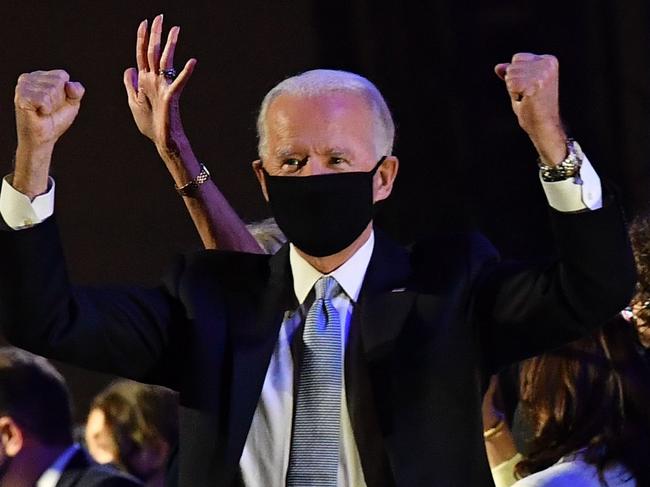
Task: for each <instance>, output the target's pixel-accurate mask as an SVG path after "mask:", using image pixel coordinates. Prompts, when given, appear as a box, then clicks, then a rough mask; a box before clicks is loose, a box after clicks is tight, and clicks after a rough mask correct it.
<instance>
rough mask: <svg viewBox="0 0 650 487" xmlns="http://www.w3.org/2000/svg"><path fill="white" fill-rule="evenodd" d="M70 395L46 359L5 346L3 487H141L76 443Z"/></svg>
mask: <svg viewBox="0 0 650 487" xmlns="http://www.w3.org/2000/svg"><path fill="white" fill-rule="evenodd" d="M71 418H72V413H71V408H70V397H69V394H68V389H67V387H66V384H65V382H64V380H63V377H62V376H61V375H60V374H59V373H58V371H57V370H56V369H55V368H54V367H53V366H52V365H51V364H50V363H49V362H48V361H47V360H45V359H44V358H41V357H38V356H36V355H32V354H30V353H28V352H25V351H23V350H19V349H16V348H12V347H3V348H0V487H34V486H35V487H72V486H75V487H135V486H138V485H142V484H141V483H140V482H139V481H137V480H136V479H135V478H132V477H131V476H129V475H127V474H123V473H121V472H120V471H119V470H117V469H115V468H113V467H111V466H108V465H97V464H96V463H95V462H93V461H92V460H91V458H90V457H89V456H88V454H87V453H86V451H84V450H83V448H82V447H80V446H79V445H76V444H74V443H73V441H72V419H71Z"/></svg>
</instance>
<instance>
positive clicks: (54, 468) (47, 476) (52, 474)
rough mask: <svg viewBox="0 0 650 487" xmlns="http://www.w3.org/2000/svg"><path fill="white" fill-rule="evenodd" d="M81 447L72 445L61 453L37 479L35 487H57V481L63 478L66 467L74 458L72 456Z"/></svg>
mask: <svg viewBox="0 0 650 487" xmlns="http://www.w3.org/2000/svg"><path fill="white" fill-rule="evenodd" d="M80 449H81V447H80V446H79V445H77V444H74V445H72V446H70V447H69V448H68V449H67V450H66V451H64V452H63V453H61V455H59V457H58V458H57V459H56V460H55V461H54V463H53V464H52V465H50V467H49V468H48V469H47V470H46V471H45V472H43V475H41V476H40V477H39V478H38V480H37V481H36V484H35V487H55V486H56V484H57V482H58V481H59V480H60V479H61V475H63V471H64V470H65V467H67V465H68V463H69V462H70V460H71V459H72V457H73V456H74V455H75V453H77V452H78V451H79V450H80Z"/></svg>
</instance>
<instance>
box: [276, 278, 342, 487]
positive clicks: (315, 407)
mask: <svg viewBox="0 0 650 487" xmlns="http://www.w3.org/2000/svg"><path fill="white" fill-rule="evenodd" d="M314 287H315V289H316V297H315V300H314V304H312V306H311V308H310V309H309V312H308V313H307V319H306V320H305V330H304V332H303V341H304V344H305V346H304V351H303V356H302V364H301V369H300V380H299V383H298V384H299V385H298V396H297V399H296V406H295V407H296V409H295V415H294V423H293V436H292V439H291V453H290V456H289V472H288V474H287V486H289V487H325V486H327V487H335V486H336V481H337V474H338V465H339V437H340V430H341V424H340V419H341V387H342V369H343V361H342V352H341V348H342V347H341V320H340V318H339V314H338V312H337V311H336V309H335V308H334V305H333V304H332V298H333V297H334V296H335V295H336V294H337V293H338V291H339V285H338V283H337V282H336V279H334V278H333V277H331V276H324V277H321V278H320V279H319V280H318V281H316V284H315V285H314Z"/></svg>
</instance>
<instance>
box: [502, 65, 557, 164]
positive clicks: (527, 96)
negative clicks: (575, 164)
mask: <svg viewBox="0 0 650 487" xmlns="http://www.w3.org/2000/svg"><path fill="white" fill-rule="evenodd" d="M494 70H495V72H496V74H497V76H499V78H501V79H502V80H504V81H505V85H506V89H507V90H508V95H510V101H511V103H512V110H513V111H514V112H515V115H516V116H517V120H518V121H519V125H520V126H521V128H522V129H524V130H525V131H526V133H527V134H528V135H529V137H530V138H531V140H532V141H533V143H534V144H535V147H536V148H537V150H538V152H539V153H540V155H541V156H542V158H543V159H544V160H545V161H546V162H547V163H549V164H555V163H558V162H560V161H561V160H562V159H564V157H565V156H566V145H565V144H566V134H565V132H564V128H563V127H562V120H561V118H560V105H559V94H558V93H559V90H558V86H559V63H558V60H557V58H555V57H554V56H551V55H548V54H544V55H536V54H531V53H518V54H515V55H514V56H512V61H511V62H510V63H502V64H497V65H496V66H495V68H494Z"/></svg>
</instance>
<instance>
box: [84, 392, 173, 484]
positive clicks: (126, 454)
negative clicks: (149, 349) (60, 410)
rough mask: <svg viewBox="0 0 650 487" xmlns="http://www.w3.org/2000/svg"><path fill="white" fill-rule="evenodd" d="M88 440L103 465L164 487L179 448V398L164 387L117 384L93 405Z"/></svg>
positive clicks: (90, 447)
mask: <svg viewBox="0 0 650 487" xmlns="http://www.w3.org/2000/svg"><path fill="white" fill-rule="evenodd" d="M85 438H86V444H87V445H88V451H89V452H90V453H91V455H92V456H93V458H94V459H95V460H96V461H97V462H99V463H102V464H107V463H111V464H114V465H116V466H117V467H119V468H120V469H122V470H123V471H125V472H128V473H130V474H132V475H134V476H136V477H137V478H139V479H140V480H142V481H143V482H144V483H145V485H146V486H148V487H162V486H163V485H164V478H165V472H166V467H167V464H168V461H169V459H170V455H171V453H172V452H173V451H174V449H175V448H176V445H177V443H178V396H177V394H175V393H174V392H172V391H170V390H169V389H165V388H163V387H158V386H153V385H146V384H141V383H139V382H134V381H129V380H118V381H115V382H113V383H112V384H110V385H109V386H108V387H107V388H106V389H104V390H103V391H101V392H100V393H99V394H98V395H97V396H96V397H95V399H94V400H93V402H92V405H91V407H90V412H89V414H88V419H87V422H86V432H85Z"/></svg>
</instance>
